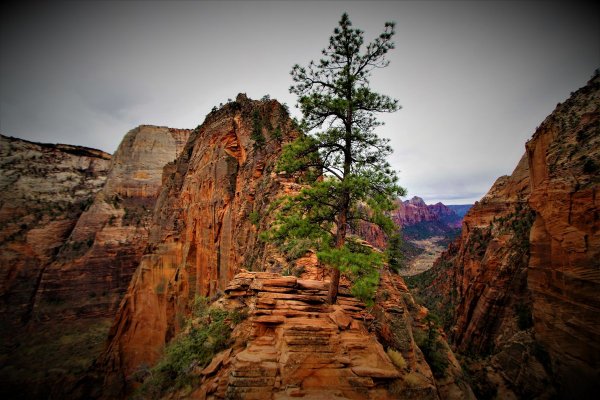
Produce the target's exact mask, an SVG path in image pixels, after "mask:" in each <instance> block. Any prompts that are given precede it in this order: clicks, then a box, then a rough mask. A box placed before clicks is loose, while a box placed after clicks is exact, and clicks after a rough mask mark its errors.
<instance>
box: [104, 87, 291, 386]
mask: <svg viewBox="0 0 600 400" xmlns="http://www.w3.org/2000/svg"><path fill="white" fill-rule="evenodd" d="M294 137H296V133H295V131H294V130H293V126H292V122H291V120H290V119H289V117H288V114H287V111H286V110H285V109H284V108H283V107H282V106H281V105H280V104H279V103H277V102H276V101H252V100H249V99H247V98H246V96H245V95H239V96H238V97H237V99H236V101H235V102H231V103H229V104H227V105H225V106H224V107H223V108H222V109H220V110H218V111H214V112H212V113H210V114H209V115H208V116H207V118H206V120H205V122H204V123H203V125H202V126H201V127H199V128H198V129H196V130H195V131H194V132H193V133H192V134H191V135H190V138H189V140H188V143H187V144H186V146H185V148H184V150H183V152H182V154H181V156H180V157H179V158H178V159H177V160H176V161H175V162H174V163H171V164H168V165H167V166H166V167H165V169H164V174H163V188H162V191H161V193H160V195H159V198H158V203H157V205H156V208H155V210H156V212H155V214H154V217H153V222H152V227H151V230H150V238H149V245H148V250H147V254H145V255H144V256H143V257H142V260H141V262H140V265H139V266H138V268H137V270H136V272H135V274H134V276H133V279H132V281H131V284H130V286H129V289H128V291H127V294H126V295H125V298H124V299H123V301H122V303H121V305H120V309H119V312H118V314H117V317H116V320H115V323H114V325H113V328H112V329H111V333H110V339H109V340H110V346H109V348H108V349H107V351H106V353H105V354H104V356H103V359H102V361H101V364H102V365H103V367H104V368H105V369H106V371H107V374H108V375H107V376H108V378H107V381H106V382H105V388H106V390H105V395H107V396H109V397H110V396H112V395H114V394H115V393H118V392H120V391H122V390H123V388H124V387H125V386H126V381H127V379H128V378H129V377H130V376H131V375H132V374H133V373H134V372H135V371H136V370H137V369H138V368H139V367H140V365H143V364H147V365H152V364H153V363H154V362H155V361H156V360H157V358H158V356H159V355H160V352H161V349H162V347H163V346H164V344H165V343H166V342H168V341H169V340H170V339H171V338H172V337H173V336H174V334H175V333H177V332H178V330H179V329H180V325H179V324H180V321H181V318H182V317H183V316H185V315H187V314H188V313H189V304H190V301H191V300H193V299H194V297H195V296H212V295H214V294H216V293H217V292H218V291H222V290H223V289H224V288H225V287H226V286H227V284H228V282H229V281H230V280H231V279H232V278H233V276H234V275H235V273H236V272H237V271H238V270H239V269H240V268H242V267H246V268H257V269H264V265H265V263H266V262H268V261H269V260H267V259H268V252H265V251H264V247H265V244H264V243H263V242H261V241H259V240H258V235H257V233H258V229H259V227H263V229H264V227H265V225H266V224H267V222H266V221H267V219H268V212H269V211H268V206H269V204H270V203H271V202H272V201H273V200H275V199H276V198H277V197H278V196H279V195H281V194H283V193H285V191H286V190H290V189H289V185H288V184H286V182H284V180H283V179H280V178H279V177H278V176H277V175H276V174H275V173H274V172H272V171H273V167H274V164H275V162H276V160H277V158H278V155H279V154H280V151H281V145H282V142H284V141H286V140H289V139H292V138H294ZM290 185H293V184H292V183H290ZM270 262H273V261H272V260H271V261H270Z"/></svg>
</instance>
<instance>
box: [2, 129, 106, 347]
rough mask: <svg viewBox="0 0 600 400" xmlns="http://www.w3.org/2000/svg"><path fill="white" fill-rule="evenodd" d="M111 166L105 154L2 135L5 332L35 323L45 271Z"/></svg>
mask: <svg viewBox="0 0 600 400" xmlns="http://www.w3.org/2000/svg"><path fill="white" fill-rule="evenodd" d="M110 162H111V157H110V155H109V154H107V153H104V152H102V151H100V150H94V149H89V148H86V147H79V146H70V145H62V144H58V145H51V144H40V143H32V142H28V141H25V140H20V139H15V138H9V137H6V136H1V135H0V227H1V229H0V274H1V275H0V318H1V319H2V324H1V325H2V328H5V329H8V328H9V327H11V328H16V327H20V326H22V325H23V324H24V323H26V322H28V321H29V320H30V318H31V314H32V311H33V299H34V298H35V295H36V293H37V290H38V287H39V284H40V282H41V280H42V277H43V274H44V271H45V269H46V268H47V266H48V265H49V264H50V263H51V262H52V261H53V260H54V258H55V257H56V254H57V253H58V251H59V250H60V248H61V247H62V246H63V245H64V244H65V242H67V240H68V237H69V235H70V234H71V232H72V230H73V228H74V227H75V225H76V223H77V220H78V219H79V217H80V215H81V213H82V212H84V210H85V209H86V208H87V207H89V205H90V204H91V203H92V201H93V198H94V196H95V194H96V193H97V192H98V191H100V190H101V189H102V187H103V186H104V183H105V182H106V179H107V173H108V169H109V166H110ZM3 336H4V335H3ZM4 337H5V338H6V339H7V340H8V336H4Z"/></svg>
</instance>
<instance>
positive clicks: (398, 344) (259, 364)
mask: <svg viewBox="0 0 600 400" xmlns="http://www.w3.org/2000/svg"><path fill="white" fill-rule="evenodd" d="M327 288H328V282H323V281H316V280H306V279H300V278H296V277H293V276H281V275H279V274H274V273H268V272H257V273H253V272H248V271H242V272H241V273H239V274H238V275H236V276H235V277H234V279H233V280H232V281H231V282H230V284H229V285H228V286H227V287H226V288H225V296H224V297H223V298H222V299H220V300H219V301H218V302H217V304H218V306H219V307H223V308H224V309H226V310H229V311H232V310H245V311H248V310H249V318H248V319H247V320H246V321H245V322H243V323H242V324H241V325H238V326H237V327H236V328H235V330H234V332H233V337H234V339H235V343H236V344H235V345H234V346H233V347H232V348H229V349H227V350H225V351H223V352H222V353H220V354H217V355H216V356H215V357H214V358H213V360H212V362H211V363H210V364H209V365H208V366H207V367H206V368H204V369H203V370H202V371H200V372H199V374H198V386H199V387H198V388H197V389H196V390H195V391H194V392H193V393H192V394H191V395H189V396H190V397H191V398H199V399H223V398H226V399H265V400H266V399H287V398H291V397H302V398H306V399H334V398H339V399H397V398H413V399H438V398H440V393H442V398H457V399H458V398H465V399H467V398H472V397H471V395H470V391H469V389H468V388H467V387H459V385H457V384H456V382H455V380H453V379H450V380H449V383H448V385H449V386H448V387H443V388H442V389H441V391H438V387H437V386H436V381H435V379H434V377H433V375H432V373H431V370H430V368H429V366H428V364H427V363H426V362H425V360H424V358H423V355H422V354H421V352H420V350H419V348H418V347H417V346H416V344H415V342H414V340H413V336H412V328H411V322H410V316H409V315H410V313H409V310H408V308H407V306H406V304H405V303H404V300H403V296H402V294H404V295H405V296H408V297H410V294H409V293H408V289H406V286H405V285H404V284H403V283H402V280H401V278H399V277H397V276H392V275H390V274H388V273H386V274H385V275H384V277H383V281H382V286H381V288H380V290H382V291H384V290H385V291H386V293H387V295H385V296H386V300H383V302H382V303H381V304H380V305H379V306H378V307H377V311H376V312H375V313H372V312H371V311H372V310H373V309H368V308H367V307H366V306H365V304H364V303H362V302H361V301H359V300H356V299H355V298H354V297H352V296H351V295H350V294H349V291H348V289H347V288H345V287H342V290H341V295H340V297H339V301H338V303H337V304H335V305H328V304H327V303H326V297H327ZM412 304H413V305H414V303H412ZM378 337H380V338H381V339H378ZM392 349H393V353H391V352H390V350H392ZM389 354H393V356H392V357H393V359H392V358H390V355H389ZM450 387H452V389H449V388H450ZM446 389H448V390H446ZM452 390H454V392H452Z"/></svg>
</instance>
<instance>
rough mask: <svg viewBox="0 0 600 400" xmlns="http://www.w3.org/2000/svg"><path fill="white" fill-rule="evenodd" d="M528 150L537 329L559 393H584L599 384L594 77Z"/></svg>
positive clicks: (598, 138)
mask: <svg viewBox="0 0 600 400" xmlns="http://www.w3.org/2000/svg"><path fill="white" fill-rule="evenodd" d="M527 154H528V157H529V169H530V176H531V196H530V198H529V204H530V205H531V207H532V208H533V209H534V210H535V211H536V218H535V222H534V224H533V227H532V230H531V236H530V238H531V257H530V260H529V268H528V275H527V282H528V286H529V289H530V291H531V297H532V300H533V319H534V327H535V334H536V338H537V339H538V340H539V341H540V342H541V343H542V344H543V345H544V346H545V348H546V349H547V351H548V354H549V355H550V359H551V363H552V370H553V371H554V373H555V375H556V376H557V379H558V385H559V387H560V389H561V393H564V394H565V395H566V396H567V397H570V398H584V397H586V396H589V395H593V394H596V393H597V391H598V389H599V388H600V383H599V382H600V324H599V323H598V321H600V217H599V212H600V196H599V191H598V189H599V183H600V75H596V76H595V78H593V79H592V80H591V81H590V82H589V83H588V85H587V86H585V87H583V88H582V89H580V90H578V91H577V92H575V93H574V94H573V95H572V96H571V97H570V98H569V99H568V100H567V101H565V102H564V103H563V104H560V105H559V106H557V108H556V109H555V110H554V112H553V113H552V114H551V115H550V116H549V117H548V118H547V119H546V120H545V121H544V122H543V123H542V125H541V126H540V127H539V128H538V129H537V131H536V133H535V134H534V135H533V137H532V139H531V140H530V141H529V142H528V143H527Z"/></svg>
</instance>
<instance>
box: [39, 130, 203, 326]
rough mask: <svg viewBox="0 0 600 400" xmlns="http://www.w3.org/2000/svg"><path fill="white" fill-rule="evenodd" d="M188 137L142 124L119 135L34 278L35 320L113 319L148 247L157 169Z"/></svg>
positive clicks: (182, 132)
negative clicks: (88, 199)
mask: <svg viewBox="0 0 600 400" xmlns="http://www.w3.org/2000/svg"><path fill="white" fill-rule="evenodd" d="M190 132H191V131H190V130H181V129H172V128H167V127H158V126H150V125H142V126H140V127H137V128H135V129H133V130H131V131H130V132H128V133H127V134H126V135H125V137H124V138H123V140H122V142H121V144H120V145H119V148H118V149H117V151H116V152H115V154H114V156H113V158H112V161H111V165H110V170H109V173H108V177H107V180H106V184H105V185H104V187H103V189H102V190H101V191H100V192H99V193H98V194H97V195H96V196H95V198H94V201H93V203H92V204H91V206H90V207H89V209H88V210H87V211H85V212H84V213H83V214H82V215H81V216H80V218H79V219H78V221H77V224H76V226H75V228H74V229H73V231H72V233H71V235H70V237H69V240H68V241H67V242H66V244H65V245H64V246H63V247H62V248H61V251H60V253H59V254H58V255H57V257H56V260H55V262H54V263H52V264H51V265H50V266H49V267H48V268H47V269H46V271H45V273H44V275H43V277H42V279H41V282H40V286H39V290H38V292H37V293H36V297H35V305H34V314H35V316H36V319H37V320H45V319H49V318H52V319H57V318H90V317H111V318H112V317H113V316H114V314H115V312H116V310H117V307H118V305H119V302H120V300H121V298H122V297H123V294H124V292H125V291H126V289H127V287H128V285H129V282H130V280H131V276H132V275H133V272H134V270H135V268H136V267H137V265H138V264H139V261H140V258H141V256H142V254H143V252H144V249H145V248H146V245H147V244H148V228H149V225H150V222H151V220H152V215H153V211H154V206H155V203H156V199H157V197H158V193H159V191H160V188H161V185H162V170H163V167H164V166H165V165H166V164H168V163H169V162H172V161H173V160H175V159H176V158H177V156H178V155H179V154H180V153H181V151H182V150H183V147H184V145H185V143H186V142H187V139H188V136H189V135H190Z"/></svg>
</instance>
